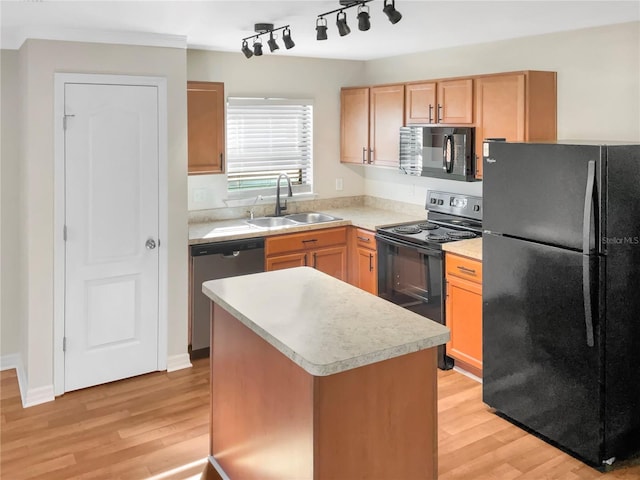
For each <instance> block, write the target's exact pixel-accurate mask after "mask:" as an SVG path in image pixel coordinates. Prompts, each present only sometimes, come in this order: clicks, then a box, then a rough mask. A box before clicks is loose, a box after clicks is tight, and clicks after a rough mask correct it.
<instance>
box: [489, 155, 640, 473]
mask: <svg viewBox="0 0 640 480" xmlns="http://www.w3.org/2000/svg"><path fill="white" fill-rule="evenodd" d="M483 153H484V158H483V162H484V178H483V181H484V183H483V202H484V216H483V229H484V234H483V240H482V242H483V310H482V315H483V401H484V402H485V403H486V404H487V405H489V406H490V407H493V408H495V410H496V412H497V413H498V414H499V415H501V416H503V417H506V418H507V419H509V420H511V421H513V422H514V423H516V424H518V425H519V426H521V427H523V428H525V429H527V430H529V431H531V432H533V433H535V434H537V435H538V436H540V437H541V438H543V439H544V440H546V441H548V442H549V443H551V444H553V445H555V446H557V447H560V448H561V449H563V450H565V451H567V452H568V453H570V454H572V455H573V456H575V457H577V458H579V459H581V460H582V461H584V462H585V463H587V464H590V465H592V466H594V467H596V468H601V469H605V468H607V465H611V464H612V463H613V462H614V461H616V459H618V460H620V459H622V458H627V457H630V456H635V454H636V453H638V452H640V145H637V144H635V145H631V144H622V143H620V144H615V145H603V144H597V143H592V144H585V143H581V144H577V143H576V142H574V143H564V142H556V143H553V144H534V143H506V142H486V143H485V145H484V152H483Z"/></svg>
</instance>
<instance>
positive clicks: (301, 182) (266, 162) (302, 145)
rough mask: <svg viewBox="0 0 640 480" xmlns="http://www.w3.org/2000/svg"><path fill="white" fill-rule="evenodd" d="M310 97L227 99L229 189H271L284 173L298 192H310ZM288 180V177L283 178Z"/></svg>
mask: <svg viewBox="0 0 640 480" xmlns="http://www.w3.org/2000/svg"><path fill="white" fill-rule="evenodd" d="M312 141H313V105H312V102H311V100H293V99H281V98H277V99H275V98H274V99H271V98H237V97H230V98H229V99H228V103H227V188H228V190H229V192H242V191H247V190H251V191H252V194H255V193H256V192H258V193H260V190H261V189H264V193H266V194H268V193H273V191H274V190H275V186H276V181H277V179H278V175H280V173H283V172H284V173H286V174H287V175H288V176H289V178H290V179H291V184H292V185H293V188H294V191H295V192H296V193H302V192H311V191H312V183H313V182H312V170H313V158H312V157H313V145H312ZM282 183H283V184H284V183H285V182H284V181H283V182H282Z"/></svg>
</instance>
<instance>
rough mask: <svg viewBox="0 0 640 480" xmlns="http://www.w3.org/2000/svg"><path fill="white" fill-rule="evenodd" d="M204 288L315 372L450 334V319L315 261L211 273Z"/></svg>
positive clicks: (359, 363)
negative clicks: (374, 291) (215, 276)
mask: <svg viewBox="0 0 640 480" xmlns="http://www.w3.org/2000/svg"><path fill="white" fill-rule="evenodd" d="M202 291H203V292H204V294H205V295H207V296H208V297H209V298H210V299H211V300H212V301H214V302H215V303H217V304H218V305H220V306H221V307H222V308H224V309H225V310H227V311H228V312H230V313H231V314H232V315H233V316H234V317H235V318H236V319H238V320H239V321H240V322H241V323H243V324H244V325H245V326H247V327H248V328H249V329H250V330H252V331H253V332H254V333H256V334H257V335H258V336H260V337H261V338H263V339H264V340H265V341H267V342H268V343H269V344H271V345H272V346H273V347H275V348H276V349H277V350H278V351H280V352H281V353H282V354H283V355H285V356H286V357H288V358H290V359H291V360H292V361H293V362H295V363H296V364H297V365H299V366H300V367H301V368H303V369H304V370H305V371H306V372H307V373H309V374H311V375H314V376H326V375H332V374H335V373H340V372H343V371H346V370H350V369H354V368H357V367H361V366H364V365H369V364H372V363H376V362H379V361H383V360H387V359H390V358H394V357H399V356H401V355H405V354H407V353H412V352H417V351H419V350H424V349H427V348H431V347H435V346H437V345H442V344H444V343H446V342H447V341H448V340H449V329H448V328H446V327H445V326H444V325H440V324H438V323H436V322H434V321H431V320H428V319H425V317H423V316H420V315H418V314H415V313H413V312H410V311H409V310H407V309H404V308H402V307H399V306H397V305H395V304H393V303H391V302H388V301H386V300H384V299H382V298H379V297H376V296H374V295H371V294H370V293H367V292H365V291H363V290H360V289H359V288H356V287H354V286H352V285H349V284H347V283H345V282H342V281H340V280H337V279H335V278H333V277H331V276H329V275H326V274H324V273H322V272H319V271H317V270H315V269H313V268H311V267H297V268H291V269H286V270H276V271H271V272H263V273H256V274H252V275H243V276H237V277H230V278H223V279H219V280H210V281H208V282H205V283H204V284H203V287H202Z"/></svg>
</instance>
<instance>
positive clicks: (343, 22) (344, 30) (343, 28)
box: [336, 10, 351, 37]
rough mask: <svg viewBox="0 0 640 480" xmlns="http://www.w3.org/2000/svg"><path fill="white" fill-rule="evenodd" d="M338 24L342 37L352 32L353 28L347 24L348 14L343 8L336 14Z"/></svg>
mask: <svg viewBox="0 0 640 480" xmlns="http://www.w3.org/2000/svg"><path fill="white" fill-rule="evenodd" d="M341 15H342V16H341ZM336 25H337V26H338V33H339V34H340V36H341V37H344V36H345V35H349V34H350V33H351V29H350V28H349V25H347V14H346V13H344V12H343V11H342V10H340V12H338V15H337V16H336Z"/></svg>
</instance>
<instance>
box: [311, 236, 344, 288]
mask: <svg viewBox="0 0 640 480" xmlns="http://www.w3.org/2000/svg"><path fill="white" fill-rule="evenodd" d="M311 266H312V267H313V268H316V269H318V270H320V271H321V272H324V273H326V274H328V275H331V276H332V277H335V278H337V279H338V280H343V281H346V280H347V246H346V245H343V246H340V247H329V248H321V249H318V250H314V251H313V252H311Z"/></svg>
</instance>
